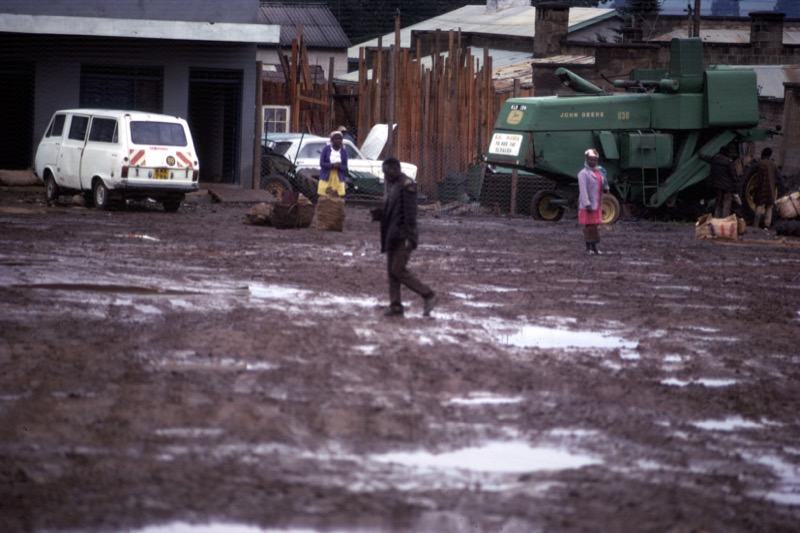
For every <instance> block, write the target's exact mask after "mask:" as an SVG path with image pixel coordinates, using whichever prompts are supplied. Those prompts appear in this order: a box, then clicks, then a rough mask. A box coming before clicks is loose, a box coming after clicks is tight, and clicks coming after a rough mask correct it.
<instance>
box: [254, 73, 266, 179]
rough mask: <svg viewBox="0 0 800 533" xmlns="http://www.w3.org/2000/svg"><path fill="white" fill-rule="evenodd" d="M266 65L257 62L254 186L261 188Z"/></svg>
mask: <svg viewBox="0 0 800 533" xmlns="http://www.w3.org/2000/svg"><path fill="white" fill-rule="evenodd" d="M263 106H264V64H263V63H262V62H261V61H256V117H255V118H256V120H255V125H254V127H253V130H254V131H253V133H254V135H253V184H252V189H254V190H255V189H258V188H260V187H261V135H262V134H263V133H264V110H263Z"/></svg>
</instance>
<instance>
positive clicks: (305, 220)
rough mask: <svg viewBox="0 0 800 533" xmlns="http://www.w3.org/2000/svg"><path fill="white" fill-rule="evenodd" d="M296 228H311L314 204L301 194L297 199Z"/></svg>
mask: <svg viewBox="0 0 800 533" xmlns="http://www.w3.org/2000/svg"><path fill="white" fill-rule="evenodd" d="M297 209H298V211H297V226H298V227H300V228H308V227H311V222H312V221H313V220H314V210H315V207H314V204H313V203H312V202H311V200H309V199H308V198H306V197H305V196H303V195H302V194H301V195H300V196H299V197H298V198H297Z"/></svg>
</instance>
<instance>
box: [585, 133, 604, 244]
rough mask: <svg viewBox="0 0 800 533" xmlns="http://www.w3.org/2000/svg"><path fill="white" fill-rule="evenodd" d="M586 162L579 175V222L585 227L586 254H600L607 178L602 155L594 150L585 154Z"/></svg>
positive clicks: (591, 149)
mask: <svg viewBox="0 0 800 533" xmlns="http://www.w3.org/2000/svg"><path fill="white" fill-rule="evenodd" d="M584 155H585V156H586V161H585V162H584V164H583V169H581V171H580V172H579V173H578V222H579V223H580V224H582V225H583V239H584V241H585V243H586V253H587V254H589V253H591V254H595V255H597V254H599V253H600V251H599V250H598V249H597V243H599V242H600V224H602V223H603V211H602V209H601V205H602V203H603V191H604V190H605V189H606V184H605V176H604V175H603V169H602V168H601V167H600V164H599V163H600V154H599V153H598V152H597V150H595V149H594V148H589V149H588V150H586V152H584Z"/></svg>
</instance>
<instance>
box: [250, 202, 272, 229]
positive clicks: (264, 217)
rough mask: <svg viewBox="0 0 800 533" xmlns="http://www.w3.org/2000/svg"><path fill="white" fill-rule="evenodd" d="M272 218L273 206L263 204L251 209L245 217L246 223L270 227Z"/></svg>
mask: <svg viewBox="0 0 800 533" xmlns="http://www.w3.org/2000/svg"><path fill="white" fill-rule="evenodd" d="M271 217H272V204H268V203H266V202H262V203H260V204H256V205H254V206H253V207H251V208H250V210H249V211H248V212H247V214H246V215H245V216H244V221H245V222H246V223H248V224H254V225H257V226H269V225H270V223H271V221H270V218H271Z"/></svg>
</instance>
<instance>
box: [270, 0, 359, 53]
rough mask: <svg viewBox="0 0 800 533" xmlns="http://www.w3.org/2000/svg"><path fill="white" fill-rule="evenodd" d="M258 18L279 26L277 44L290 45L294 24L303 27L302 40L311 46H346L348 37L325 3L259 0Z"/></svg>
mask: <svg viewBox="0 0 800 533" xmlns="http://www.w3.org/2000/svg"><path fill="white" fill-rule="evenodd" d="M258 19H259V20H260V21H262V22H264V23H266V24H277V25H279V26H280V27H281V39H280V44H281V46H291V44H292V41H293V40H294V39H296V38H297V28H298V26H302V28H303V40H304V41H305V43H306V46H307V47H312V48H349V47H350V45H351V43H350V39H348V38H347V35H345V33H344V30H343V29H342V26H341V25H340V24H339V21H338V20H336V18H335V17H334V16H333V13H331V10H330V8H329V7H328V6H327V5H325V4H299V3H291V2H262V3H261V5H260V8H259V14H258Z"/></svg>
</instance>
